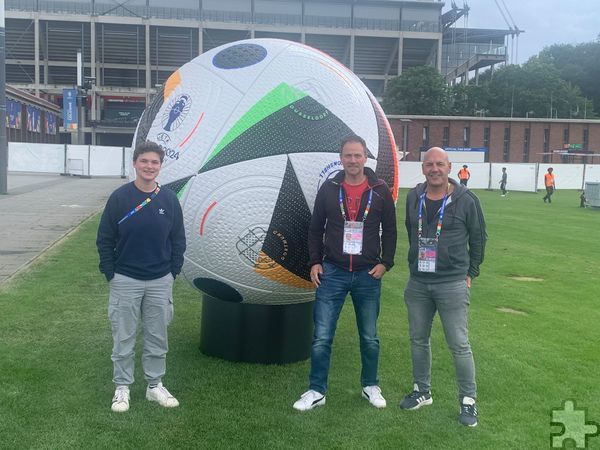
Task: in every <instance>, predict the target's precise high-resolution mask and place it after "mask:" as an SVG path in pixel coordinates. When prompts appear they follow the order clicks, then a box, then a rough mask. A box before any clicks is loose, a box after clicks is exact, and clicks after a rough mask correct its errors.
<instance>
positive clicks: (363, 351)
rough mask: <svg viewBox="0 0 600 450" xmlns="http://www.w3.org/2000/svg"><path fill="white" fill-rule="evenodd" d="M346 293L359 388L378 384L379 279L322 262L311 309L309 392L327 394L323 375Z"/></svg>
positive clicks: (325, 373) (324, 374)
mask: <svg viewBox="0 0 600 450" xmlns="http://www.w3.org/2000/svg"><path fill="white" fill-rule="evenodd" d="M348 292H349V293H350V295H351V296H352V303H353V305H354V312H355V314H356V326H357V327H358V335H359V338H360V356H361V361H362V372H361V376H360V381H361V384H362V386H373V385H377V384H379V381H378V380H377V365H378V363H379V338H378V337H377V317H378V316H379V297H380V295H381V280H377V279H375V278H373V277H372V276H371V275H369V270H368V269H365V270H358V271H355V272H349V271H348V270H345V269H342V268H340V267H337V266H335V265H333V264H330V263H326V262H325V263H323V274H322V275H321V286H319V288H318V289H317V294H316V298H315V307H314V314H313V316H314V323H315V332H314V336H313V342H312V348H311V354H310V358H311V367H310V377H309V381H310V389H313V390H315V391H317V392H320V393H321V394H325V393H326V392H327V376H328V374H329V365H330V361H331V345H332V343H333V337H334V335H335V329H336V326H337V321H338V318H339V317H340V312H341V311H342V306H344V301H345V300H346V296H347V295H348Z"/></svg>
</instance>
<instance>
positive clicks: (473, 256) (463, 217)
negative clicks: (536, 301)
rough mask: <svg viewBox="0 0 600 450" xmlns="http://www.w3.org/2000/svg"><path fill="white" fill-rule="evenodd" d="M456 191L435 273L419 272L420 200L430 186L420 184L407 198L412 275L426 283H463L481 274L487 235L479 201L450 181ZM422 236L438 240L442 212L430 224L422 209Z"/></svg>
mask: <svg viewBox="0 0 600 450" xmlns="http://www.w3.org/2000/svg"><path fill="white" fill-rule="evenodd" d="M449 181H450V183H452V185H453V186H454V192H452V195H451V196H450V197H449V198H448V201H447V203H446V210H445V212H444V218H443V222H442V232H441V234H440V239H439V242H438V256H437V263H436V266H437V267H436V272H435V273H428V272H419V271H418V269H417V264H418V246H419V244H418V222H419V221H418V217H419V197H420V195H421V194H422V193H423V192H424V191H425V190H426V189H427V183H421V184H418V185H417V187H415V188H414V189H411V190H410V191H409V192H408V195H407V197H406V220H405V224H406V231H407V232H408V241H409V245H410V248H409V250H408V265H409V268H410V276H411V277H413V278H414V279H416V280H418V281H421V282H423V283H443V282H448V281H458V280H464V279H465V278H466V276H467V275H469V276H470V277H471V278H475V277H476V276H478V275H479V265H480V264H481V263H482V262H483V256H484V253H485V242H486V240H487V233H486V230H485V220H484V218H483V211H482V210H481V205H480V204H479V199H478V198H477V197H476V196H475V194H473V192H471V191H470V190H469V189H467V188H466V187H464V186H462V185H460V184H458V183H457V182H456V181H455V180H453V179H449ZM423 209H424V211H423V237H431V238H433V237H435V231H436V226H437V221H438V219H439V211H438V212H437V214H436V215H435V218H434V219H433V220H432V221H431V223H428V222H427V213H426V211H425V208H423Z"/></svg>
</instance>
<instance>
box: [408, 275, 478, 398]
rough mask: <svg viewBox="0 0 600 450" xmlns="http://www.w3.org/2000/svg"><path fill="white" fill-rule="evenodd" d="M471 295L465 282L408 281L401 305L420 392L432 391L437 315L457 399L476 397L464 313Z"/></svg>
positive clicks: (473, 371) (473, 367)
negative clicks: (432, 341) (405, 313)
mask: <svg viewBox="0 0 600 450" xmlns="http://www.w3.org/2000/svg"><path fill="white" fill-rule="evenodd" d="M469 298H470V291H469V288H468V287H467V282H466V281H465V280H461V281H450V282H447V283H429V284H426V283H421V282H419V281H416V280H413V279H412V278H411V279H409V280H408V284H407V285H406V289H405V290H404V301H405V303H406V308H407V311H408V326H409V334H410V349H411V354H412V363H413V381H414V383H416V384H417V385H418V386H419V390H420V391H429V390H430V389H431V344H430V342H429V338H430V336H431V327H432V325H433V318H434V316H435V313H436V311H437V312H438V313H439V314H440V320H441V322H442V326H443V328H444V335H445V336H446V343H447V344H448V347H449V348H450V351H451V352H452V357H453V358H454V368H455V370H456V381H457V383H458V393H459V397H460V398H462V397H464V396H469V397H472V398H476V397H477V385H476V384H475V363H474V361H473V353H472V352H471V344H470V343H469V330H468V326H467V311H468V307H469Z"/></svg>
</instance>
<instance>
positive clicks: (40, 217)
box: [0, 173, 127, 284]
mask: <svg viewBox="0 0 600 450" xmlns="http://www.w3.org/2000/svg"><path fill="white" fill-rule="evenodd" d="M126 181H127V180H122V179H121V178H87V179H86V178H79V177H70V176H60V175H54V174H27V173H9V174H8V194H7V195H0V284H2V283H3V282H4V281H6V280H7V279H8V278H10V277H11V276H13V275H14V274H15V273H17V272H18V271H19V270H20V269H22V268H24V267H26V266H27V265H29V264H30V263H31V262H32V261H33V260H34V259H35V258H37V257H38V256H39V255H40V254H41V253H42V252H43V251H44V250H46V249H47V248H48V247H50V246H51V245H52V244H54V243H55V242H56V241H58V240H59V239H60V238H62V237H63V236H64V235H66V234H67V233H68V232H69V231H71V230H72V229H73V228H75V227H76V226H77V225H79V224H80V223H81V222H82V221H83V220H85V219H86V218H88V217H89V216H90V215H92V214H94V213H95V212H96V211H98V210H100V209H101V208H103V207H104V204H105V203H106V199H107V198H108V196H109V195H110V193H111V192H112V191H113V190H114V189H116V188H117V187H118V186H120V185H121V184H123V183H125V182H126Z"/></svg>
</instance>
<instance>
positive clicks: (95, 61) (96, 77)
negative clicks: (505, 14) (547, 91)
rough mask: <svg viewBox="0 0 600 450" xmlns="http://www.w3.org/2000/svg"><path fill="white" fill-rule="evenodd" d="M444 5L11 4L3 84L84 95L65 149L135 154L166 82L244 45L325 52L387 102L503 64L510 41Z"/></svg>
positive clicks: (331, 1)
mask: <svg viewBox="0 0 600 450" xmlns="http://www.w3.org/2000/svg"><path fill="white" fill-rule="evenodd" d="M443 7H444V3H443V2H441V1H439V0H413V1H402V0H171V1H169V2H164V1H159V0H6V13H5V15H6V80H7V83H8V84H9V85H10V86H12V87H14V88H18V89H21V90H25V91H28V92H30V93H32V94H34V95H36V96H39V97H41V98H43V99H45V100H48V101H50V102H53V103H56V104H58V105H62V94H63V89H67V88H73V87H74V86H75V85H76V84H77V81H76V79H77V58H78V56H77V55H78V52H80V54H81V60H82V63H83V76H84V77H85V82H84V83H82V86H81V87H80V96H81V97H82V98H85V104H86V108H85V114H84V117H83V119H82V120H81V121H80V123H79V125H80V130H81V131H80V132H79V134H78V135H76V134H75V133H73V132H68V130H67V131H65V130H64V128H61V139H62V141H64V142H73V138H76V137H78V140H79V143H91V144H98V145H129V144H130V143H131V138H132V135H133V131H134V129H135V125H136V123H137V120H138V119H139V117H140V115H141V112H142V111H143V110H144V108H145V107H146V105H147V104H148V103H149V102H150V101H151V99H152V97H153V96H154V95H155V94H156V92H158V91H159V90H160V88H161V86H162V84H163V83H164V82H165V80H166V79H167V78H168V76H169V75H170V74H171V73H172V72H173V71H174V70H175V69H177V68H178V67H180V66H181V65H183V64H185V63H186V62H188V61H189V60H191V59H193V58H194V57H195V56H197V55H199V54H200V53H203V52H205V51H207V50H209V49H211V48H214V47H217V46H219V45H222V44H224V43H228V42H232V41H236V40H240V39H247V38H263V37H270V38H282V39H288V40H292V41H297V42H302V43H305V44H307V45H310V46H312V47H315V48H317V49H319V50H322V51H324V52H326V53H328V54H330V55H331V56H333V57H334V58H336V59H338V60H339V61H340V62H342V63H343V64H345V65H346V66H347V67H349V68H350V69H351V70H352V71H353V72H354V73H355V74H357V75H358V76H359V77H360V78H361V79H362V80H363V82H364V83H365V84H366V85H367V86H368V87H369V88H370V89H371V90H372V92H373V93H374V94H375V95H376V96H378V97H380V96H381V95H382V94H383V92H384V89H385V86H386V83H387V81H388V80H389V79H391V78H393V77H395V76H397V75H399V74H401V73H402V71H403V70H406V69H408V68H410V67H413V66H418V65H431V66H434V67H436V68H437V69H438V70H439V71H440V72H441V73H442V74H443V75H445V76H446V79H447V81H448V82H454V81H455V80H460V79H462V80H468V79H469V76H468V74H469V73H470V72H471V71H478V70H480V69H482V68H484V67H488V66H493V65H495V64H499V63H504V62H506V61H507V54H506V53H507V52H506V49H507V45H506V41H507V36H508V35H510V34H511V30H473V29H467V28H458V27H457V26H456V25H457V21H458V19H459V18H460V17H462V16H463V15H464V14H466V13H467V12H468V7H464V8H458V7H456V5H455V4H454V3H452V7H451V9H450V10H449V11H447V12H446V13H443V12H442V9H443Z"/></svg>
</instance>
